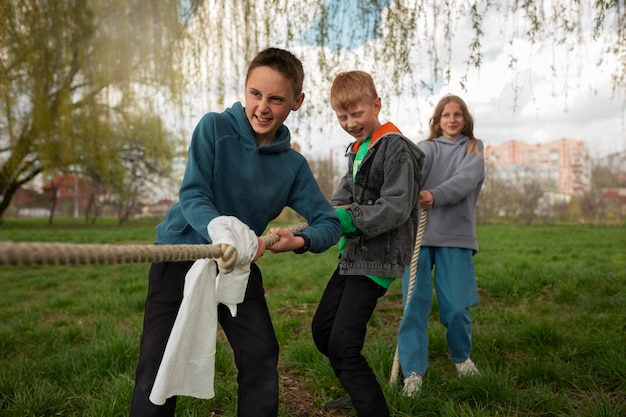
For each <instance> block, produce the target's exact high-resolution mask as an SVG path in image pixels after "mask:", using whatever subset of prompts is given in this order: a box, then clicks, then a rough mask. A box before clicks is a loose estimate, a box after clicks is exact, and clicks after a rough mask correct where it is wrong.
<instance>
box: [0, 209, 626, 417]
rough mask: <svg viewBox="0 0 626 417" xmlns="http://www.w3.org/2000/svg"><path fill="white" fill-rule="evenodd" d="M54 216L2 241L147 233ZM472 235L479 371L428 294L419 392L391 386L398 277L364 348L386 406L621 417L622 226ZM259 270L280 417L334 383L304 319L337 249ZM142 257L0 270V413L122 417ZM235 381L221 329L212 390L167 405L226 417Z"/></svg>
mask: <svg viewBox="0 0 626 417" xmlns="http://www.w3.org/2000/svg"><path fill="white" fill-rule="evenodd" d="M56 221H57V222H58V224H56V225H51V226H50V225H47V224H45V221H41V220H10V219H9V220H5V221H4V223H3V224H2V225H1V226H0V240H14V241H49V242H70V243H89V242H92V243H111V244H124V243H145V244H150V243H152V241H153V239H154V227H155V225H156V222H155V221H148V220H143V221H137V222H133V223H131V224H129V225H125V226H123V227H118V226H116V225H115V223H113V222H111V223H107V222H104V221H103V222H100V223H99V224H98V225H96V226H90V227H86V226H83V225H82V224H80V223H77V222H74V221H71V220H66V219H57V220H56ZM478 235H479V236H478V237H479V244H480V249H481V250H480V252H479V253H478V254H477V255H476V257H475V263H476V270H477V278H478V285H479V297H480V304H479V305H478V306H476V307H475V308H473V309H472V315H473V318H474V331H473V341H474V350H473V353H472V359H473V360H474V362H475V363H476V364H477V366H478V367H479V369H480V371H481V374H480V375H479V376H477V377H469V378H463V379H460V378H458V377H457V376H456V373H455V369H454V365H453V364H452V362H451V361H450V359H449V356H448V350H447V346H446V342H445V329H444V328H443V326H441V324H439V322H438V321H437V305H436V302H435V303H433V312H432V317H431V320H432V321H431V325H430V327H429V335H430V367H429V370H428V372H427V374H426V376H425V379H424V386H423V391H422V392H421V393H420V395H419V396H418V397H417V398H415V399H406V398H404V397H402V396H401V395H400V387H399V386H395V387H393V386H389V385H388V381H389V374H390V370H391V367H392V362H393V354H394V349H395V334H396V331H397V328H398V324H399V321H400V317H401V315H402V294H401V286H400V283H399V282H397V283H394V284H393V285H392V286H391V288H390V289H389V291H388V293H387V294H386V295H385V296H384V297H383V298H382V299H381V301H380V303H379V305H378V308H377V311H376V313H375V315H374V317H373V318H372V320H371V322H370V325H369V329H368V336H367V339H366V348H365V355H366V357H367V358H368V360H369V362H370V364H371V365H372V367H373V368H374V370H375V372H376V373H377V375H378V377H379V379H380V381H381V383H382V384H383V388H384V390H385V394H386V397H387V402H388V404H389V407H390V409H391V410H392V415H393V416H414V417H416V416H441V417H446V416H450V417H451V416H463V417H470V416H520V417H521V416H582V417H585V416H588V417H592V416H597V417H617V416H625V415H626V229H625V228H624V227H591V226H576V225H559V226H533V227H521V226H506V225H497V226H496V225H488V226H481V227H479V229H478ZM259 265H260V267H261V270H262V271H263V275H264V282H265V287H266V296H267V300H268V303H269V305H270V310H271V313H272V315H273V319H274V326H275V329H276V333H277V336H278V338H279V341H280V344H281V357H280V375H281V404H280V415H281V416H302V417H304V416H307V417H308V416H325V415H329V414H327V413H325V412H324V411H323V405H324V404H325V403H326V402H327V401H328V400H330V399H334V398H336V397H338V396H341V395H343V394H344V392H343V389H342V388H341V386H340V384H339V383H338V381H337V379H336V378H335V376H334V375H333V372H332V369H331V368H330V365H329V364H328V361H327V360H326V359H325V358H324V357H323V356H322V355H321V354H319V353H318V352H317V350H316V349H315V347H314V345H313V342H312V339H311V335H310V323H311V318H312V316H313V312H314V311H315V307H316V305H317V301H318V300H319V298H320V296H321V293H322V291H323V289H324V286H325V285H326V282H327V280H328V278H329V277H330V274H331V273H332V271H333V269H334V268H335V266H336V249H331V250H329V251H327V252H326V253H324V254H319V255H315V254H308V253H307V254H304V255H300V256H298V255H295V254H292V253H284V254H279V255H272V254H271V253H269V252H268V253H267V254H266V255H265V256H264V257H263V258H261V260H260V261H259ZM148 268H149V265H148V264H123V265H106V266H105V265H97V266H93V265H92V266H53V267H49V266H45V267H42V266H27V267H13V266H0V417H1V416H15V417H29V416H32V417H35V416H51V417H52V416H83V417H96V416H99V417H100V416H102V417H109V416H126V415H127V413H128V405H129V403H130V395H131V391H132V387H133V378H134V368H135V365H136V361H137V357H138V352H139V350H138V348H139V336H140V333H141V326H142V316H143V305H144V302H145V294H146V289H147V272H148ZM235 379H236V371H235V368H234V365H233V360H232V353H231V350H230V347H229V346H228V343H227V341H226V340H225V339H224V338H223V336H222V335H219V336H218V349H217V360H216V380H215V388H216V397H215V398H213V399H211V400H197V399H194V398H186V397H185V398H179V403H178V404H179V406H178V408H177V416H189V417H190V416H211V415H215V416H235V415H236V391H237V387H236V383H235ZM334 415H337V414H334ZM344 415H346V416H355V415H356V414H355V413H346V414H344Z"/></svg>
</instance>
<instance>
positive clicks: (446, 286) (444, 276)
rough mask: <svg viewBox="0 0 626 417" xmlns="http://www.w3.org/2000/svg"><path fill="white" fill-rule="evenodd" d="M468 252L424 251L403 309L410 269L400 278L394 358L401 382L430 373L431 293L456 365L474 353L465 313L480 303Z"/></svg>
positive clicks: (427, 249)
mask: <svg viewBox="0 0 626 417" xmlns="http://www.w3.org/2000/svg"><path fill="white" fill-rule="evenodd" d="M472 255H473V253H472V250H471V249H463V248H440V247H433V246H422V247H421V248H420V254H419V259H418V264H417V274H416V277H415V283H414V286H413V290H412V293H411V298H410V300H409V302H408V304H407V302H406V297H407V295H408V287H409V278H410V267H409V268H408V269H407V271H406V272H405V274H404V277H403V278H402V298H403V303H404V304H403V305H404V314H403V316H402V321H401V322H400V328H399V330H398V358H399V360H400V366H401V368H402V373H403V374H404V376H405V377H407V376H409V375H410V374H411V373H412V372H415V373H416V374H418V375H424V373H425V372H426V369H427V368H428V320H429V318H430V310H431V307H432V297H433V269H434V282H435V293H436V295H437V303H438V305H439V319H440V320H441V323H442V324H443V325H444V326H445V327H446V342H447V344H448V349H449V350H450V357H451V359H452V361H453V362H454V363H460V362H463V361H465V360H466V359H467V358H469V356H470V352H471V350H472V319H471V316H470V311H469V308H470V307H471V306H474V305H476V304H478V292H477V290H476V276H475V273H474V262H473V260H472Z"/></svg>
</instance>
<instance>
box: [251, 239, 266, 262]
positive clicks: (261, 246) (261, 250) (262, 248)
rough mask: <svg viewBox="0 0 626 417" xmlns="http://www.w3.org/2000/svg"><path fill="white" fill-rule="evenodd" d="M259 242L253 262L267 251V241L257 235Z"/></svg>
mask: <svg viewBox="0 0 626 417" xmlns="http://www.w3.org/2000/svg"><path fill="white" fill-rule="evenodd" d="M257 242H258V244H259V245H258V247H257V250H256V254H255V255H254V258H252V262H256V260H257V259H259V258H260V257H261V256H263V254H264V253H265V249H267V244H266V243H265V241H264V240H263V239H261V238H260V237H257Z"/></svg>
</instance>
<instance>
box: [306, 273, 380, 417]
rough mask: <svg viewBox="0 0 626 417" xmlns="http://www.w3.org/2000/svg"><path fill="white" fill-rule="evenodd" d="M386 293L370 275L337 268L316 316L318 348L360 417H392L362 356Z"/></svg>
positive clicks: (313, 324) (314, 338) (313, 329)
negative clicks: (369, 324) (376, 310)
mask: <svg viewBox="0 0 626 417" xmlns="http://www.w3.org/2000/svg"><path fill="white" fill-rule="evenodd" d="M386 292H387V289H386V288H383V287H381V286H380V285H378V284H376V283H375V282H374V281H372V280H371V279H369V278H367V277H366V276H363V275H339V269H338V268H337V269H336V270H335V272H334V273H333V276H332V277H331V278H330V281H329V282H328V285H327V286H326V289H325V290H324V294H323V295H322V299H321V300H320V303H319V306H318V307H317V311H316V312H315V316H314V317H313V323H312V331H313V340H314V342H315V346H317V349H318V350H319V351H320V352H321V353H322V354H324V355H325V356H327V357H328V359H329V360H330V364H331V365H332V367H333V370H334V372H335V375H336V376H337V378H338V379H339V381H340V382H341V385H343V387H344V389H345V390H346V391H347V392H348V394H350V397H351V398H352V404H353V405H354V408H355V409H356V412H357V414H358V416H359V417H386V416H389V410H388V408H387V402H386V401H385V396H384V394H383V391H382V389H381V387H380V385H379V384H378V380H377V379H376V375H375V374H374V371H372V368H370V366H369V364H368V363H367V360H366V359H365V357H364V356H363V354H362V353H361V351H362V350H363V345H364V343H365V333H366V331H367V322H368V321H369V319H370V317H371V316H372V313H373V312H374V308H375V307H376V304H377V302H378V299H379V298H380V297H382V296H383V295H384V294H385V293H386Z"/></svg>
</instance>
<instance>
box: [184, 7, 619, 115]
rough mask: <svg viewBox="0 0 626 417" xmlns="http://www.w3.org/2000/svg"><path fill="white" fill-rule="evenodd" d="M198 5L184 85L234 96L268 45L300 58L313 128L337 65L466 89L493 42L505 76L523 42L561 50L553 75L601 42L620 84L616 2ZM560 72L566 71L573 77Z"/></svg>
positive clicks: (392, 86) (404, 91)
mask: <svg viewBox="0 0 626 417" xmlns="http://www.w3.org/2000/svg"><path fill="white" fill-rule="evenodd" d="M196 6H197V13H196V15H195V16H194V19H193V21H192V22H191V25H190V26H189V29H190V31H189V34H190V37H189V38H188V43H187V49H186V50H187V51H188V53H187V60H186V65H187V66H186V69H187V72H188V74H189V75H190V77H189V82H190V83H191V84H190V85H191V86H193V89H199V90H201V91H200V92H202V93H203V94H202V95H201V96H199V97H208V100H209V102H208V103H207V106H208V108H220V106H222V105H228V104H230V103H229V102H230V101H232V100H235V99H236V98H237V97H239V93H240V90H241V89H242V86H243V77H244V75H245V66H246V63H247V62H248V61H249V60H250V59H251V58H252V57H253V55H254V54H255V53H256V52H257V51H258V50H260V49H262V48H264V47H267V46H278V47H284V48H287V49H290V50H292V51H294V52H295V53H296V54H297V55H299V56H301V57H302V58H303V61H304V62H305V66H306V70H307V77H308V79H307V80H306V82H307V85H306V86H305V87H306V88H305V91H306V92H307V94H308V95H309V97H310V98H309V99H308V104H307V106H305V107H304V108H305V111H304V112H301V113H300V114H299V115H297V116H296V117H298V118H299V120H300V122H302V121H303V120H308V121H309V122H308V123H306V125H310V126H315V124H316V123H317V122H314V121H312V120H316V119H317V118H318V117H319V116H320V115H321V114H327V113H328V111H327V108H326V107H327V93H328V89H329V86H330V82H331V80H332V78H333V77H334V75H335V74H336V73H337V72H338V71H339V70H345V69H353V68H359V69H364V70H367V71H370V72H371V73H372V74H373V75H374V77H375V79H376V81H377V84H378V87H379V90H380V91H379V93H380V94H381V95H383V97H385V98H390V97H394V96H402V95H409V96H418V95H428V94H432V93H433V92H434V91H435V90H436V89H437V87H438V86H441V85H442V84H450V83H451V82H458V83H459V86H460V87H461V88H463V87H465V85H464V82H465V80H466V78H467V75H468V74H470V73H472V72H477V71H479V70H480V67H481V65H482V64H483V63H484V61H485V59H486V55H485V54H489V53H491V52H492V51H491V50H490V48H495V47H498V48H503V47H507V48H508V49H509V50H511V53H510V55H509V68H510V70H511V76H512V75H513V74H514V72H515V69H516V63H517V60H518V58H519V57H518V56H517V55H516V45H517V44H520V43H522V42H528V41H529V42H530V43H531V44H532V45H534V48H536V50H537V51H539V50H542V51H546V50H548V51H553V56H554V57H555V58H554V59H555V60H556V59H559V58H556V57H558V56H561V55H562V56H564V57H565V62H562V61H559V62H553V65H552V68H553V74H552V76H553V77H555V78H563V77H564V73H562V72H560V70H561V69H563V68H565V69H567V68H572V67H576V66H577V65H589V63H584V62H583V63H581V62H580V61H579V60H578V59H577V54H578V53H579V52H580V51H583V50H585V48H587V47H588V46H589V45H590V44H591V43H602V45H603V47H604V48H605V50H606V54H607V55H611V56H613V57H615V58H616V61H617V63H618V66H617V67H616V68H614V69H613V71H614V72H613V75H612V77H613V88H614V89H615V90H619V91H622V90H624V89H625V87H626V36H625V32H624V28H625V27H626V7H624V1H623V0H607V1H602V0H577V1H572V0H553V1H551V2H547V1H533V0H525V1H521V0H509V1H495V0H473V1H472V0H369V1H365V0H363V1H360V0H316V1H315V0H314V1H307V2H294V1H290V0H273V1H266V2H254V1H248V0H238V1H233V2H221V1H218V0H204V1H202V2H198V3H197V4H196ZM494 39H495V40H496V41H497V43H494ZM487 41H488V42H487ZM594 64H596V65H600V64H601V63H600V62H598V63H591V65H594ZM453 66H457V67H459V66H464V67H465V76H462V77H460V78H459V79H454V80H453V79H452V76H451V72H452V67H453ZM567 71H568V72H567V74H565V76H566V77H572V76H575V73H576V71H574V70H567ZM503 76H506V74H503ZM568 85H569V84H568V83H564V84H563V88H564V89H567V88H568ZM564 94H565V95H567V91H565V92H564ZM311 98H312V99H311Z"/></svg>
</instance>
